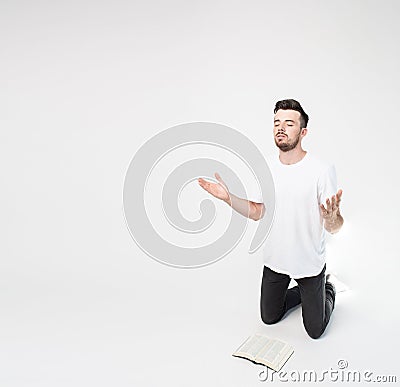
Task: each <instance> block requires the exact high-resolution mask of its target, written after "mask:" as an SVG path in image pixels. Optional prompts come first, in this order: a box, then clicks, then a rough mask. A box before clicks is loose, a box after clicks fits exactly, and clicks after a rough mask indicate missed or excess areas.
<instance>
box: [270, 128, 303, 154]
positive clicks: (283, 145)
mask: <svg viewBox="0 0 400 387" xmlns="http://www.w3.org/2000/svg"><path fill="white" fill-rule="evenodd" d="M300 133H301V129H300V131H299V133H298V134H297V136H296V137H295V138H294V139H293V140H289V139H288V138H287V140H286V142H284V141H278V140H277V138H276V137H275V144H276V146H277V147H278V148H279V149H280V150H281V151H282V152H288V151H291V150H292V149H294V148H296V146H297V144H298V143H299V141H300Z"/></svg>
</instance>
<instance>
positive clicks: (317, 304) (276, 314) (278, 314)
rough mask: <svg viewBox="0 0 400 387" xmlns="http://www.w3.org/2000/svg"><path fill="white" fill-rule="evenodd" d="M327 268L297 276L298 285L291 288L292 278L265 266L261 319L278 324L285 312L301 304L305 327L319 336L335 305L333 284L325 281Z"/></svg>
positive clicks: (313, 335)
mask: <svg viewBox="0 0 400 387" xmlns="http://www.w3.org/2000/svg"><path fill="white" fill-rule="evenodd" d="M325 268H326V265H325V266H324V268H323V269H322V271H321V273H319V274H318V275H316V276H313V277H305V278H299V279H295V281H296V282H297V286H295V287H293V288H290V289H288V287H289V283H290V277H289V276H288V275H286V274H281V273H277V272H275V271H273V270H271V269H270V268H269V267H267V266H264V272H263V278H262V284H261V300H260V307H261V319H262V321H263V322H264V323H265V324H275V323H276V322H278V321H279V320H281V319H282V317H283V316H284V315H285V313H286V312H287V311H288V310H289V309H291V308H293V307H294V306H296V305H299V304H300V303H301V307H302V314H303V323H304V327H305V329H306V331H307V333H308V335H309V336H310V337H312V338H313V339H317V338H318V337H320V336H321V335H322V334H323V333H324V331H325V328H326V326H327V325H328V322H329V318H330V317H331V313H332V311H333V308H334V306H335V292H334V289H333V287H332V285H331V284H330V283H329V282H327V283H325Z"/></svg>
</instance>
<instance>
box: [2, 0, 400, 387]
mask: <svg viewBox="0 0 400 387" xmlns="http://www.w3.org/2000/svg"><path fill="white" fill-rule="evenodd" d="M399 11H400V3H399V2H397V1H388V0H387V1H356V0H352V1H343V0H341V1H335V2H328V1H301V2H300V1H286V2H284V3H281V2H276V1H246V2H244V1H198V2H195V1H183V0H182V1H151V0H150V1H142V2H139V1H122V0H118V1H110V0H108V1H88V0H80V1H18V0H16V1H6V0H2V1H1V2H0V136H1V137H0V168H1V169H0V173H1V191H0V198H1V201H0V203H1V211H0V214H1V215H0V231H1V243H0V262H1V268H0V313H1V315H0V385H2V386H7V387H14V386H89V385H96V386H111V385H116V386H119V387H122V386H154V385H162V386H188V385H190V386H206V385H207V386H258V385H260V384H261V385H262V383H261V382H260V381H258V377H257V374H258V372H259V371H260V370H261V369H262V367H261V366H257V365H254V364H252V363H250V362H247V361H245V360H242V359H236V358H233V357H231V353H232V352H233V351H234V350H235V349H236V348H237V347H238V346H239V345H240V344H241V342H242V341H243V340H244V339H245V338H246V337H247V336H248V335H250V334H253V333H256V332H259V333H264V334H267V335H270V336H273V337H278V338H281V339H283V340H285V341H288V342H289V343H291V344H292V345H294V347H295V354H294V356H293V357H292V358H291V359H290V360H289V362H288V363H287V365H286V366H285V369H286V370H288V371H290V370H310V369H314V370H316V371H318V372H322V371H323V370H328V369H329V368H330V367H333V368H336V369H337V361H338V360H339V359H345V360H347V361H348V363H349V367H348V369H352V370H359V371H364V370H370V371H373V372H374V374H375V375H377V374H386V375H393V374H396V371H397V370H398V364H397V362H395V356H396V355H395V353H396V352H397V350H396V345H398V344H399V339H398V337H399V335H398V332H397V329H398V325H399V312H398V305H399V302H398V297H399V296H398V285H397V274H398V270H399V268H400V265H399V262H398V260H399V253H398V250H397V245H398V235H397V234H398V230H399V205H398V198H399V179H398V175H399V174H398V159H399V156H398V154H399V151H398V144H399V139H400V137H399V122H398V121H399V119H398V115H399V98H398V90H399V86H400V85H399V75H398V69H399V67H400V63H399V61H400V60H399V54H398V37H399V34H400V27H399V24H398V14H399ZM284 98H295V99H297V100H299V101H300V102H301V103H302V105H303V108H304V109H305V111H306V112H307V113H308V114H309V115H310V122H309V134H308V136H307V137H306V139H305V142H304V147H305V149H306V150H308V151H310V152H311V153H313V154H316V155H318V156H321V157H323V158H326V159H328V160H332V161H334V162H335V164H336V168H337V174H338V181H339V186H340V187H341V188H342V189H343V191H344V193H343V201H342V203H343V208H342V213H343V215H344V218H345V226H344V228H343V229H342V231H341V232H340V233H339V234H337V235H335V236H334V237H333V238H331V241H330V244H329V246H328V248H329V256H328V263H329V265H330V266H331V267H332V268H333V269H334V270H335V271H337V273H338V274H339V276H340V278H341V279H342V280H343V281H345V282H346V283H347V284H348V285H349V286H350V287H351V289H352V290H351V291H350V292H347V293H344V294H339V295H338V298H337V306H336V309H335V312H334V314H333V316H332V320H331V323H330V325H329V326H328V329H327V331H326V333H325V334H324V336H323V337H321V338H320V339H318V340H312V339H310V338H309V337H308V336H307V334H306V332H305V331H304V328H303V325H302V321H301V312H300V309H297V310H296V311H294V312H293V313H291V314H289V315H288V316H287V318H285V319H284V320H282V321H281V322H280V323H279V324H277V325H274V326H266V325H264V324H263V323H262V322H261V319H260V316H259V291H260V285H261V274H262V253H261V251H259V252H257V253H256V254H254V255H249V254H248V253H247V249H248V247H249V245H250V241H251V233H249V234H246V236H245V238H244V239H243V241H242V242H241V243H240V244H239V245H238V247H237V248H236V249H235V250H234V251H233V252H232V253H231V254H230V255H228V256H227V257H226V258H224V259H223V260H221V261H219V262H217V263H216V264H213V265H211V266H207V267H204V268H201V269H195V270H182V269H175V268H172V267H168V266H165V265H161V264H159V263H158V262H156V261H154V260H152V259H151V258H149V257H148V256H147V255H146V254H144V253H143V252H142V251H141V250H140V248H139V247H138V246H137V245H136V244H135V243H134V241H133V240H132V238H131V236H130V235H129V232H128V230H127V227H126V225H125V221H124V216H123V210H122V189H123V181H124V175H125V172H126V169H127V167H128V164H129V162H130V160H131V158H132V157H133V155H134V153H135V152H136V151H137V150H138V149H139V148H140V146H141V145H142V144H143V143H144V142H145V141H147V140H148V139H150V138H151V137H152V136H153V135H155V134H157V133H159V132H160V131H161V130H164V129H166V128H168V127H170V126H173V125H177V124H180V123H183V122H192V121H211V122H218V123H222V124H225V125H228V126H231V127H233V128H236V129H238V130H240V131H241V132H242V133H244V134H245V135H247V136H248V137H249V138H250V139H251V140H252V141H253V142H255V143H256V144H257V145H258V146H259V148H260V149H261V150H262V151H263V152H265V153H268V152H270V151H274V144H273V139H272V117H273V112H272V111H273V107H274V104H275V102H276V101H278V100H280V99H284ZM179 162H180V160H178V159H177V160H176V163H177V164H179ZM195 205H197V204H196V203H195ZM253 226H254V225H253ZM398 377H400V375H398ZM286 384H287V383H286ZM347 384H349V383H347Z"/></svg>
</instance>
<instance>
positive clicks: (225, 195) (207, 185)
mask: <svg viewBox="0 0 400 387" xmlns="http://www.w3.org/2000/svg"><path fill="white" fill-rule="evenodd" d="M214 175H215V177H216V179H217V180H218V183H211V182H209V181H207V180H204V179H203V178H201V177H200V178H199V179H197V181H198V183H199V185H200V187H202V188H203V189H205V190H206V191H207V192H208V193H210V194H211V195H213V196H215V197H216V198H218V199H221V200H224V201H228V200H229V190H228V187H227V185H226V184H225V182H224V181H223V180H222V179H221V176H220V175H219V174H218V173H215V174H214Z"/></svg>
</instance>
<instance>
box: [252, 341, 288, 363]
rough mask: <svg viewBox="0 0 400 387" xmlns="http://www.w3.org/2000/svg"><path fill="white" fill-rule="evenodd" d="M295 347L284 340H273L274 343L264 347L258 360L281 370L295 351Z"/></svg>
mask: <svg viewBox="0 0 400 387" xmlns="http://www.w3.org/2000/svg"><path fill="white" fill-rule="evenodd" d="M293 352H294V351H293V348H292V347H291V346H290V345H289V344H286V343H284V342H282V341H279V340H273V343H272V345H269V346H266V347H265V348H263V349H262V350H261V351H260V353H259V354H258V355H257V358H256V360H257V361H260V362H262V363H264V364H265V365H267V366H269V367H271V368H272V369H274V370H275V371H279V370H280V369H281V367H282V366H283V365H284V364H285V362H286V361H287V360H288V359H289V357H290V356H291V355H292V353H293Z"/></svg>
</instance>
